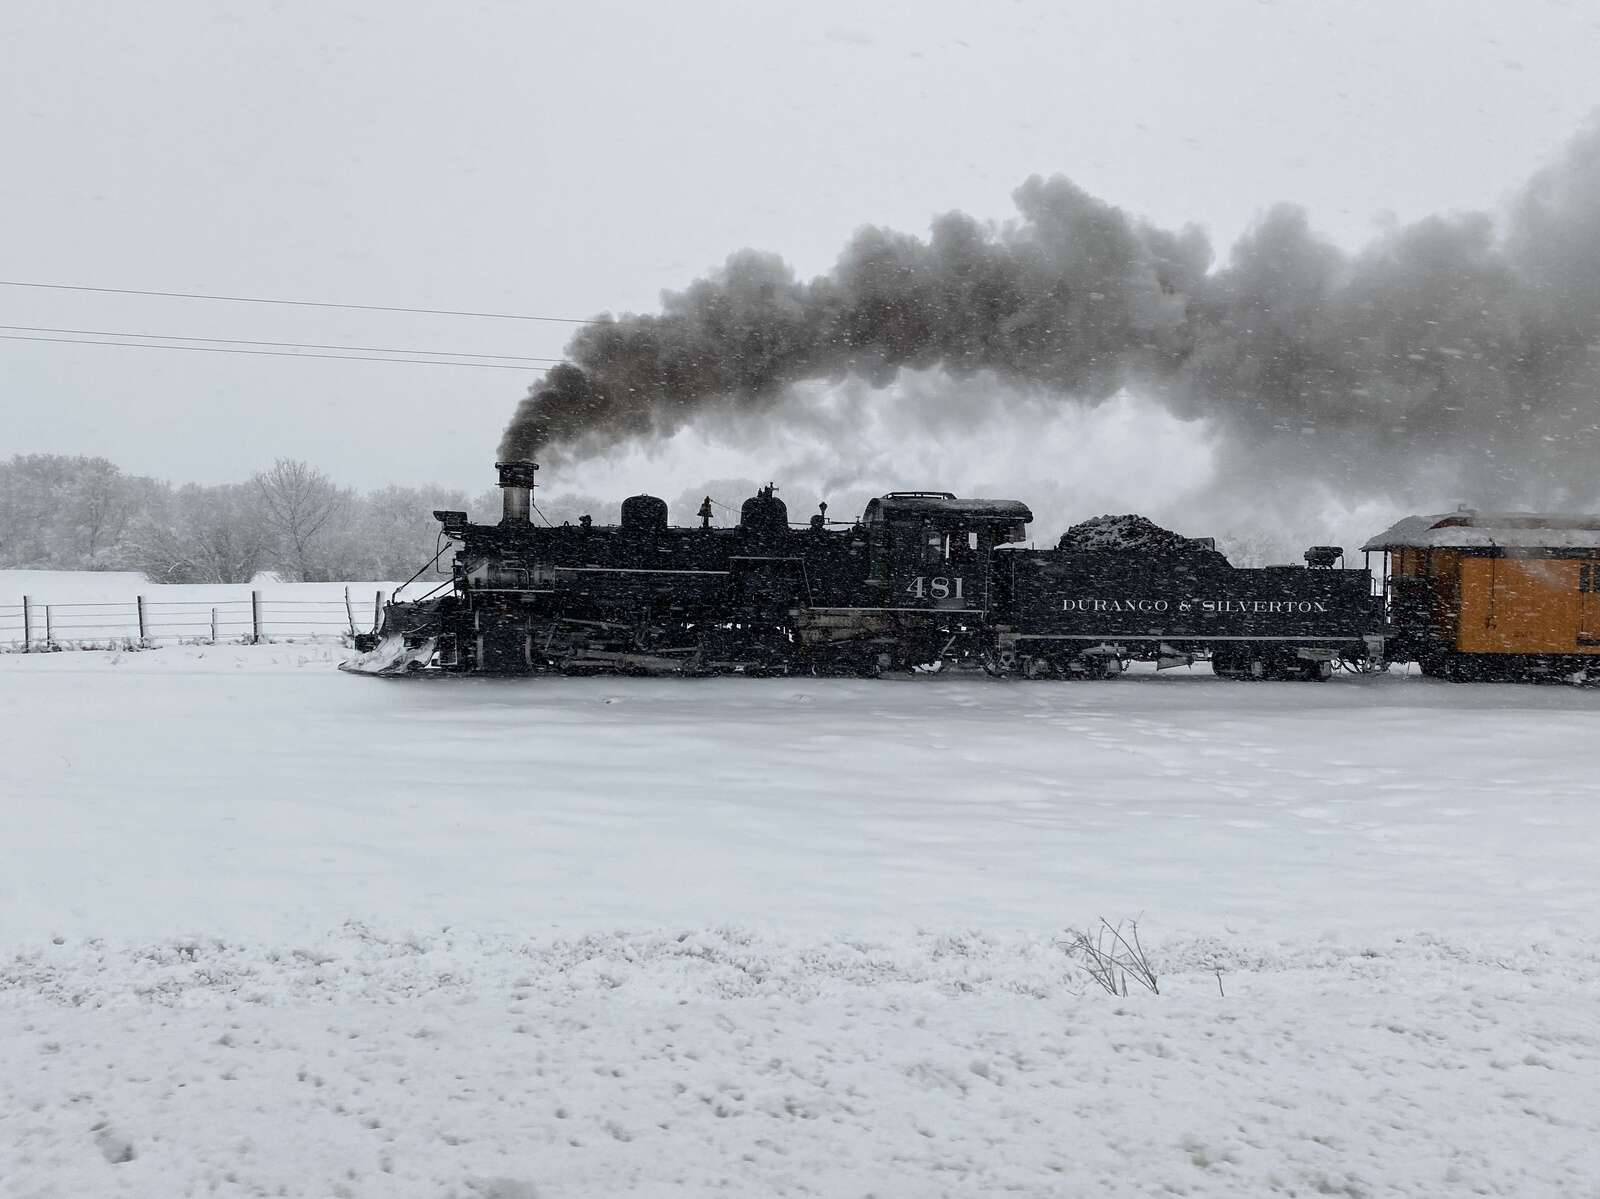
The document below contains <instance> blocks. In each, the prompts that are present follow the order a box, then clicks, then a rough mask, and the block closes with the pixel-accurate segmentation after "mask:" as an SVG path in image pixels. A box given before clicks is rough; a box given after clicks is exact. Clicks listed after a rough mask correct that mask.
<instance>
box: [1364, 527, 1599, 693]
mask: <svg viewBox="0 0 1600 1199" xmlns="http://www.w3.org/2000/svg"><path fill="white" fill-rule="evenodd" d="M1361 548H1362V549H1363V550H1366V551H1367V552H1368V553H1372V552H1382V554H1383V555H1384V565H1383V571H1382V578H1383V579H1384V595H1385V598H1386V601H1387V606H1388V607H1387V610H1388V619H1389V626H1390V632H1389V638H1388V649H1387V654H1388V657H1389V659H1390V660H1391V661H1412V660H1414V661H1416V662H1417V663H1418V664H1420V665H1421V667H1422V670H1423V673H1425V674H1430V675H1437V676H1440V677H1443V678H1450V679H1458V680H1465V679H1484V678H1506V677H1517V676H1528V675H1540V674H1543V675H1568V674H1574V673H1576V672H1579V671H1590V672H1593V673H1592V674H1591V677H1596V676H1600V516H1574V515H1564V514H1559V513H1540V512H1479V511H1476V510H1473V509H1467V508H1464V509H1461V510H1460V511H1457V512H1451V513H1447V514H1444V515H1438V516H1408V517H1406V518H1405V519H1404V520H1402V521H1400V522H1399V523H1398V524H1396V525H1394V526H1393V527H1392V528H1390V529H1387V530H1386V531H1384V532H1383V533H1380V534H1379V535H1378V536H1376V537H1374V538H1373V539H1372V540H1371V541H1369V542H1367V544H1366V545H1364V546H1362V547H1361Z"/></svg>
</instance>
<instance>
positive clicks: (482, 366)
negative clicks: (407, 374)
mask: <svg viewBox="0 0 1600 1199" xmlns="http://www.w3.org/2000/svg"><path fill="white" fill-rule="evenodd" d="M0 341H40V342H45V343H46V344H49V345H69V346H127V347H129V348H131V349H135V350H190V351H192V352H194V353H196V354H251V355H254V356H256V357H261V358H325V359H328V360H330V361H333V362H403V363H406V364H408V365H410V366H468V367H477V368H478V369H479V370H486V371H523V372H526V371H527V369H528V368H527V367H526V366H518V365H516V364H515V363H510V362H457V361H455V360H454V359H448V358H374V357H366V356H362V355H359V354H297V353H294V352H292V351H287V350H240V349H228V348H226V347H223V346H163V345H157V344H156V343H155V342H152V341H89V340H88V339H86V338H77V337H30V336H28V335H26V334H22V333H0Z"/></svg>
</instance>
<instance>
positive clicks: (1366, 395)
mask: <svg viewBox="0 0 1600 1199" xmlns="http://www.w3.org/2000/svg"><path fill="white" fill-rule="evenodd" d="M1014 200H1015V202H1016V206H1017V210H1018V215H1017V217H1016V218H1015V219H1013V220H1011V221H1009V222H1006V223H1004V224H999V225H993V224H984V223H981V222H979V221H977V220H975V219H973V218H972V217H970V216H967V215H965V214H962V213H949V214H946V215H944V216H941V217H939V218H937V219H936V220H935V221H934V222H933V225H932V229H931V232H930V234H929V236H928V238H927V239H926V240H923V239H920V238H917V237H913V236H910V235H908V234H903V233H897V232H894V231H891V230H887V229H880V228H875V227H868V228H864V229H862V230H860V231H859V232H858V233H857V234H856V235H855V236H854V237H853V238H852V239H851V241H850V243H849V244H848V245H847V246H846V247H845V250H844V252H843V254H842V255H841V256H840V259H839V262H838V264H837V265H836V266H835V268H834V269H833V271H831V272H830V273H829V274H827V275H824V276H821V277H819V278H815V279H811V280H801V279H798V278H796V277H795V274H794V272H793V271H792V270H791V269H790V268H789V267H788V266H787V265H785V264H784V263H783V261H782V260H781V259H779V258H777V257H776V256H774V255H771V254H766V253H761V252H757V251H754V250H742V251H740V252H738V253H736V254H734V255H733V256H732V257H730V258H729V259H728V261H727V263H726V264H725V265H724V266H723V267H722V269H720V270H718V271H716V272H714V273H713V274H711V275H710V276H708V277H706V278H704V279H701V280H698V281H696V282H694V283H692V284H691V285H690V286H689V287H688V288H687V289H685V290H684V291H682V292H669V293H666V294H664V295H663V297H662V309H661V312H660V313H659V314H657V315H643V316H631V315H630V316H624V317H621V318H606V319H603V320H601V321H598V322H596V323H595V324H592V325H589V326H586V327H585V328H584V329H582V330H581V331H580V332H579V333H578V334H577V335H576V337H574V339H573V340H572V342H571V343H570V344H569V345H568V347H567V351H566V356H567V358H568V362H567V363H564V364H563V365H561V366H558V367H555V368H554V369H552V370H551V371H550V372H549V373H548V374H547V375H546V376H545V377H544V378H543V379H542V380H541V381H540V382H539V383H537V384H535V385H534V386H533V387H532V388H531V389H530V391H529V395H528V397H527V398H526V399H525V400H523V402H522V403H521V405H520V406H519V407H518V409H517V412H516V415H515V417H514V418H513V420H512V422H511V425H510V427H509V428H508V429H507V430H506V434H505V438H504V440H503V441H502V443H501V451H500V452H501V457H502V459H506V458H522V457H540V458H544V459H547V460H549V459H556V460H559V459H563V458H566V459H572V458H581V457H583V456H586V455H589V454H593V453H597V452H601V451H604V450H606V449H609V448H611V447H613V446H616V445H618V444H620V443H624V442H628V441H633V440H639V439H650V438H659V437H666V436H670V435H671V434H672V433H674V432H676V431H677V430H679V429H681V428H682V427H684V426H685V425H687V424H689V423H691V422H702V423H703V422H709V421H714V420H715V419H717V417H718V415H719V414H720V413H723V412H726V411H729V410H736V411H738V412H740V413H750V412H761V411H767V412H771V413H773V414H774V415H776V416H778V417H780V418H781V416H782V415H783V413H784V406H785V404H786V402H787V401H788V400H789V399H790V397H791V394H792V390H791V389H792V387H793V385H794V384H797V383H800V382H803V381H816V380H824V381H826V380H833V379H837V380H845V379H859V380H864V381H866V382H867V383H869V384H871V385H873V386H881V385H884V384H887V383H889V382H891V381H893V380H894V379H895V378H896V377H897V375H898V374H899V373H900V372H901V371H904V370H917V371H936V372H942V374H943V375H944V376H947V377H948V378H949V379H951V380H952V381H953V386H952V388H951V389H950V390H949V392H948V394H949V395H950V396H951V397H953V398H952V399H951V400H950V401H948V402H954V403H962V404H969V405H973V406H977V407H979V408H982V407H984V406H1000V405H1003V404H1004V403H1005V402H1006V401H1005V400H1004V399H1003V397H1002V395H1001V394H1000V393H1001V392H1003V391H1004V388H999V389H997V388H994V387H992V386H990V387H970V388H962V387H960V386H959V384H960V383H961V382H962V381H963V380H967V381H971V380H975V379H976V380H985V381H990V380H997V381H999V382H1000V383H1002V384H1011V385H1016V386H1018V387H1022V388H1025V389H1027V391H1028V393H1029V395H1030V396H1032V397H1034V398H1035V399H1036V398H1037V396H1038V395H1039V394H1040V393H1041V392H1043V393H1046V394H1049V395H1053V396H1056V397H1059V399H1061V400H1065V401H1075V402H1085V403H1096V402H1099V401H1102V400H1104V399H1106V398H1107V397H1109V396H1111V395H1113V394H1115V393H1117V392H1118V391H1120V390H1122V389H1124V388H1127V389H1131V390H1133V391H1135V392H1139V393H1142V394H1146V395H1150V396H1154V397H1157V398H1159V399H1160V400H1161V401H1162V403H1164V404H1165V405H1166V406H1167V407H1168V408H1169V409H1170V410H1171V411H1172V412H1174V413H1175V414H1177V415H1179V416H1181V417H1185V418H1203V419H1204V420H1205V421H1206V422H1207V427H1208V428H1209V429H1210V430H1212V431H1213V432H1214V434H1215V435H1216V436H1217V437H1218V438H1219V442H1218V444H1219V446H1220V449H1221V457H1220V462H1221V464H1222V467H1223V469H1225V470H1230V471H1237V472H1242V473H1243V472H1251V473H1256V474H1264V475H1266V476H1277V477H1283V476H1286V475H1287V476H1294V477H1301V478H1307V477H1309V478H1312V479H1315V480H1317V481H1319V482H1324V483H1332V484H1335V485H1337V486H1341V487H1345V488H1348V489H1351V490H1352V491H1353V492H1356V493H1359V494H1361V495H1396V496H1397V495H1402V494H1410V493H1414V492H1415V491H1416V490H1417V488H1418V483H1419V481H1420V480H1426V481H1427V486H1429V487H1434V488H1438V487H1451V486H1454V487H1456V488H1457V489H1458V490H1461V489H1465V490H1463V491H1462V493H1463V494H1472V495H1474V496H1476V497H1478V498H1481V499H1484V500H1489V501H1493V500H1496V499H1506V498H1519V499H1523V498H1528V497H1533V496H1537V497H1538V498H1539V499H1541V500H1545V501H1552V500H1557V501H1558V500H1571V499H1583V498H1588V497H1592V496H1594V495H1595V494H1596V492H1597V487H1596V484H1595V481H1594V480H1595V473H1596V470H1595V457H1594V454H1595V451H1596V449H1597V448H1600V403H1597V397H1600V126H1596V127H1594V128H1591V129H1589V130H1588V131H1586V132H1585V133H1583V134H1581V135H1580V136H1579V137H1577V138H1576V139H1574V140H1573V142H1572V143H1571V144H1570V145H1569V146H1568V147H1567V150H1566V152H1565V154H1564V155H1563V156H1562V157H1561V159H1560V160H1559V161H1557V162H1556V163H1554V164H1553V165H1551V166H1550V167H1549V168H1547V169H1546V170H1544V171H1542V172H1540V173H1539V174H1538V175H1537V176H1535V177H1534V178H1533V179H1532V180H1530V181H1529V182H1528V183H1527V184H1526V185H1525V186H1524V187H1523V188H1522V190H1521V192H1520V193H1519V196H1518V199H1517V201H1516V203H1515V204H1514V205H1513V206H1512V209H1511V211H1510V213H1509V215H1508V217H1507V219H1506V221H1505V222H1504V223H1503V225H1497V224H1496V222H1495V221H1494V220H1493V219H1491V218H1490V217H1488V216H1486V215H1483V214H1476V213H1469V214H1457V215H1448V216H1435V217H1429V218H1427V219H1425V220H1422V221H1419V222H1417V223H1415V224H1412V225H1409V226H1404V227H1400V228H1396V229H1393V230H1391V231H1389V232H1386V233H1385V234H1383V235H1382V236H1380V237H1378V238H1377V239H1376V240H1375V241H1374V242H1373V243H1372V244H1371V245H1369V246H1368V247H1367V248H1365V249H1364V250H1363V251H1361V252H1360V253H1358V254H1355V255H1350V254H1347V253H1345V252H1343V251H1341V250H1340V249H1338V248H1337V247H1335V246H1334V245H1332V244H1331V243H1329V242H1327V241H1326V240H1324V239H1322V238H1320V237H1318V236H1317V234H1316V233H1315V232H1314V231H1313V230H1312V228H1311V225H1310V223H1309V221H1308V219H1307V217H1306V214H1305V213H1304V212H1303V211H1302V210H1300V209H1298V208H1295V207H1292V206H1287V205H1284V206H1279V207H1275V208H1273V209H1271V210H1269V211H1268V212H1266V214H1265V215H1264V216H1263V217H1262V218H1261V219H1260V220H1259V222H1258V223H1257V224H1256V226H1255V227H1254V228H1253V229H1251V230H1250V231H1249V232H1248V233H1247V234H1246V235H1245V236H1244V237H1243V238H1241V239H1240V241H1239V242H1238V244H1236V245H1235V246H1234V247H1233V249H1232V251H1231V253H1230V255H1229V257H1228V260H1227V262H1226V263H1225V264H1223V265H1222V266H1221V267H1220V268H1219V269H1213V255H1212V250H1211V247H1210V245H1209V243H1208V241H1207V239H1206V237H1205V235H1204V234H1203V233H1202V232H1201V231H1200V230H1199V229H1197V228H1195V227H1193V226H1190V227H1186V228H1184V229H1183V230H1181V231H1177V232H1173V231H1169V230H1164V229H1160V228H1157V227H1155V226H1153V225H1150V224H1148V223H1146V222H1144V221H1141V220H1139V219H1136V218H1133V217H1130V216H1128V215H1127V214H1125V213H1124V212H1122V211H1121V210H1120V209H1118V208H1115V207H1113V206H1111V205H1109V204H1107V203H1105V202H1103V201H1101V200H1098V199H1096V198H1095V197H1093V196H1090V195H1088V194H1087V193H1085V192H1084V191H1083V190H1082V189H1080V188H1078V187H1077V186H1075V185H1074V184H1073V183H1071V182H1070V181H1068V180H1067V179H1065V178H1061V177H1055V178H1051V179H1041V178H1039V177H1034V178H1031V179H1029V180H1028V181H1027V182H1025V183H1024V184H1023V185H1022V186H1021V187H1020V188H1018V189H1017V191H1016V192H1015V194H1014Z"/></svg>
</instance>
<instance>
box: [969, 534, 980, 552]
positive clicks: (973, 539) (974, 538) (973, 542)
mask: <svg viewBox="0 0 1600 1199" xmlns="http://www.w3.org/2000/svg"><path fill="white" fill-rule="evenodd" d="M967 548H968V549H969V550H975V549H977V548H978V534H977V532H976V531H974V532H971V533H968V534H967Z"/></svg>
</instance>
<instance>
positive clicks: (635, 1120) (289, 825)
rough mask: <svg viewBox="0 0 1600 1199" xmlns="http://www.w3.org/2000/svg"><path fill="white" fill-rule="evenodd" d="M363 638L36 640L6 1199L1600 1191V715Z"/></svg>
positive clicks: (16, 796)
mask: <svg viewBox="0 0 1600 1199" xmlns="http://www.w3.org/2000/svg"><path fill="white" fill-rule="evenodd" d="M339 653H340V651H339V650H338V648H337V647H333V646H285V645H277V646H253V647H244V646H220V647H201V646H188V647H182V648H168V649H163V650H159V651H153V652H143V653H126V654H106V653H72V654H45V655H32V656H21V655H0V738H3V739H4V743H5V747H6V751H5V753H4V755H3V757H0V822H3V823H0V827H3V829H4V833H3V835H0V1195H4V1196H60V1197H64V1199H65V1197H71V1199H80V1197H83V1196H101V1195H107V1196H115V1195H127V1196H163V1197H164V1196H179V1195H212V1194H216V1195H292V1196H298V1195H306V1196H311V1195H316V1196H384V1197H389V1196H425V1197H428V1199H445V1197H449V1196H457V1197H460V1199H467V1197H482V1196H497V1197H499V1199H529V1197H531V1196H535V1195H537V1196H542V1197H545V1199H552V1197H561V1196H586V1197H587V1196H614V1195H641V1196H643V1195H652V1196H653V1195H685V1196H687V1195H704V1194H709V1193H723V1194H734V1195H741V1196H743V1195H775V1194H790V1195H824V1196H834V1195H840V1196H866V1195H875V1196H904V1197H907V1199H911V1197H923V1196H938V1195H951V1196H957V1195H959V1196H974V1195H985V1196H986V1195H993V1194H1020V1195H1040V1196H1043V1195H1050V1196H1076V1195H1095V1196H1106V1195H1130V1196H1132V1195H1151V1194H1173V1195H1192V1196H1241V1195H1266V1194H1280V1195H1308V1196H1309V1195H1322V1194H1334V1195H1347V1196H1369V1195H1370V1196H1380V1195H1429V1196H1432V1195H1441V1196H1442V1195H1452V1196H1453V1195H1466V1194H1491V1195H1515V1196H1547V1195H1548V1196H1595V1195H1600V924H1597V918H1600V772H1597V770H1596V767H1595V757H1594V752H1593V747H1594V743H1595V742H1594V738H1595V730H1596V728H1597V727H1600V725H1597V721H1596V717H1597V715H1600V692H1596V691H1594V690H1578V689H1573V688H1568V687H1561V686H1522V687H1512V686H1483V687H1460V686H1452V685H1449V684H1444V683H1437V682H1434V681H1429V680H1423V679H1420V678H1418V677H1416V676H1414V675H1413V676H1409V677H1408V676H1403V675H1401V674H1399V673H1396V674H1394V675H1392V676H1389V677H1384V678H1375V679H1352V678H1342V677H1341V678H1337V679H1335V680H1333V681H1332V682H1330V683H1327V684H1325V685H1320V686H1318V685H1310V684H1303V683H1301V684H1292V683H1283V684H1279V683H1261V684H1240V683H1224V682H1220V681H1218V680H1215V679H1213V678H1211V677H1210V676H1209V674H1207V673H1206V672H1205V671H1204V670H1203V669H1195V670H1193V671H1177V672H1167V673H1163V674H1161V675H1159V676H1158V675H1155V674H1153V673H1138V674H1134V675H1130V676H1127V677H1124V678H1122V679H1119V680H1116V681H1114V682H1111V683H1100V684H1094V683H1078V684H1070V683H1066V684H1064V683H1051V684H1024V683H1014V682H1011V683H999V682H994V681H991V680H987V679H984V678H981V677H976V678H975V677H969V676H941V677H932V678H915V679H893V680H888V679H886V680H881V681H877V682H866V681H855V680H803V681H802V680H766V681H756V680H737V679H724V680H701V681H690V680H623V679H562V678H552V679H539V680H525V681H522V680H519V681H488V680H450V679H441V680H392V681H391V680H374V679H360V678H352V677H349V676H345V675H341V674H339V673H337V672H336V671H335V670H334V669H333V665H334V663H335V662H336V661H337V658H338V655H339ZM1102 915H1103V916H1106V917H1108V918H1109V919H1110V920H1111V921H1112V922H1113V923H1115V922H1116V921H1118V920H1119V919H1122V918H1125V917H1138V918H1139V921H1140V925H1139V927H1140V932H1141V935H1142V936H1143V938H1144V939H1145V942H1146V943H1147V945H1149V946H1150V947H1151V958H1152V961H1153V963H1154V965H1155V968H1156V970H1157V973H1158V975H1159V987H1160V993H1159V994H1151V993H1149V992H1146V991H1144V990H1142V989H1140V988H1139V987H1138V986H1137V985H1131V986H1130V990H1131V993H1130V994H1128V995H1127V996H1126V997H1116V998H1113V997H1112V996H1110V995H1108V994H1106V993H1105V992H1104V991H1102V990H1100V989H1099V988H1098V987H1097V986H1096V985H1095V984H1094V983H1093V982H1092V981H1091V980H1090V978H1089V976H1088V975H1087V973H1086V972H1085V971H1084V970H1083V969H1082V968H1081V966H1080V965H1078V964H1077V963H1076V962H1075V960H1074V959H1073V957H1072V956H1071V955H1069V953H1068V952H1067V951H1066V950H1065V949H1064V948H1063V945H1062V941H1063V938H1064V934H1065V930H1066V929H1067V928H1068V927H1069V926H1077V927H1084V926H1087V925H1091V924H1092V923H1093V922H1094V921H1095V920H1096V918H1098V917H1100V916H1102Z"/></svg>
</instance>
